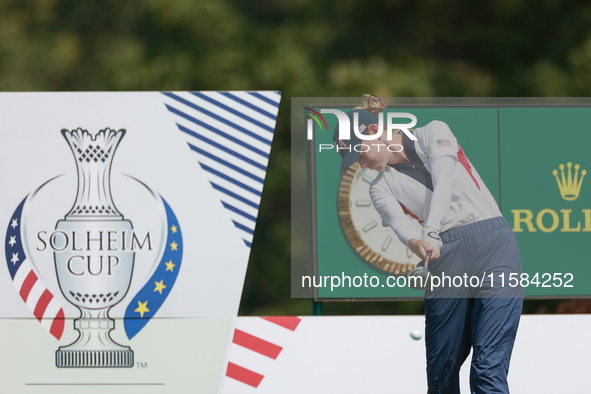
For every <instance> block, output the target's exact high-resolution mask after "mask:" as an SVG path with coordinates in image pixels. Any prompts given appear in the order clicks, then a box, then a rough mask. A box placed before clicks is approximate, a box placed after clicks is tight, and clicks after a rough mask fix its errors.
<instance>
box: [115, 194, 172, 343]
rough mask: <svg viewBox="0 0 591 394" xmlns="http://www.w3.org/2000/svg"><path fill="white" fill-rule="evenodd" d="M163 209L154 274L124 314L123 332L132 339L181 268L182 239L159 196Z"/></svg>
mask: <svg viewBox="0 0 591 394" xmlns="http://www.w3.org/2000/svg"><path fill="white" fill-rule="evenodd" d="M160 198H161V199H162V202H163V203H164V208H165V209H166V221H167V228H168V231H167V239H166V247H165V249H164V254H163V255H162V259H161V260H160V263H159V264H158V267H157V268H156V271H155V272H154V274H153V275H152V277H151V278H150V279H149V280H148V282H147V283H146V284H145V285H144V287H143V288H142V289H141V290H140V291H139V292H138V293H137V294H136V295H135V297H133V300H131V302H130V303H129V305H128V306H127V309H126V311H125V318H124V326H125V333H126V334H127V337H128V338H129V339H131V338H133V337H134V336H135V335H136V334H137V333H138V332H140V330H141V329H142V328H144V326H145V325H146V324H147V323H148V322H149V321H150V319H151V318H152V317H154V315H155V314H156V312H157V311H158V309H159V308H160V307H161V306H162V304H163V303H164V301H165V300H166V297H168V294H169V293H170V290H171V289H172V287H173V286H174V282H175V281H176V278H177V276H178V274H179V269H180V268H181V260H182V257H183V237H182V234H181V228H180V226H179V222H178V220H177V218H176V216H175V214H174V212H173V211H172V209H171V208H170V206H169V205H168V203H167V202H166V201H165V200H164V198H162V197H160Z"/></svg>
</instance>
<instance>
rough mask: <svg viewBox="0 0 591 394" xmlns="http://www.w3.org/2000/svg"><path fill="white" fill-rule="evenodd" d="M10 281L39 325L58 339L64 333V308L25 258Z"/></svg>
mask: <svg viewBox="0 0 591 394" xmlns="http://www.w3.org/2000/svg"><path fill="white" fill-rule="evenodd" d="M12 283H14V286H15V287H16V290H17V291H18V293H19V294H20V296H21V298H22V299H23V301H24V302H25V303H26V304H27V307H28V308H29V310H30V311H31V312H33V314H34V315H35V317H36V318H37V320H39V321H40V322H41V325H43V327H45V328H46V329H47V331H49V333H50V334H51V335H53V336H54V337H56V338H57V339H60V338H61V337H62V334H63V333H64V317H65V316H64V310H63V309H62V307H61V305H60V304H59V302H58V301H57V299H56V298H55V297H54V296H53V294H51V292H50V291H49V290H47V288H46V287H45V285H44V284H43V282H42V281H41V280H39V278H38V277H37V275H36V274H35V271H33V267H31V263H29V261H28V260H27V259H25V261H23V263H22V265H21V266H20V268H19V269H18V271H17V272H16V275H15V276H14V280H13V282H12Z"/></svg>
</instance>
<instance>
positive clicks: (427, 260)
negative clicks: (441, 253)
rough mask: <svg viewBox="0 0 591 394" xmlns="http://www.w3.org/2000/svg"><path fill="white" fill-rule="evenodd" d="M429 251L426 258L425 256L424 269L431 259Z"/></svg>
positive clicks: (427, 266)
mask: <svg viewBox="0 0 591 394" xmlns="http://www.w3.org/2000/svg"><path fill="white" fill-rule="evenodd" d="M431 253H432V252H431V251H428V252H427V256H425V269H428V268H429V260H430V259H431Z"/></svg>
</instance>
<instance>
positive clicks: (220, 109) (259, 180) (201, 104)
mask: <svg viewBox="0 0 591 394" xmlns="http://www.w3.org/2000/svg"><path fill="white" fill-rule="evenodd" d="M162 94H163V96H164V105H165V106H166V109H167V110H168V111H169V112H170V113H171V114H172V116H173V117H174V122H175V123H176V126H177V128H178V130H179V131H180V132H181V133H183V135H184V136H185V141H186V142H187V144H188V146H189V148H190V149H191V151H193V152H194V153H195V158H196V161H197V163H196V165H198V166H199V168H200V169H201V170H203V173H204V174H205V175H206V177H207V179H208V180H209V182H210V184H211V187H212V188H213V190H214V192H215V193H217V195H218V197H219V200H220V203H221V206H222V207H223V208H224V209H225V210H226V212H227V213H228V215H229V218H230V220H232V225H233V226H234V227H235V228H236V229H237V231H236V236H239V237H240V239H242V240H243V242H244V244H245V245H246V246H247V247H249V248H250V247H251V245H252V237H253V235H254V227H255V224H256V218H257V215H258V210H259V205H260V200H261V196H262V191H263V185H264V179H265V175H266V171H267V165H268V161H269V154H270V151H271V142H272V140H273V134H274V130H275V124H276V121H277V113H278V111H279V103H280V101H281V92H277V91H230V92H228V91H220V92H217V91H198V92H162ZM136 308H137V306H136Z"/></svg>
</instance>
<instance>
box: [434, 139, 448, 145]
mask: <svg viewBox="0 0 591 394" xmlns="http://www.w3.org/2000/svg"><path fill="white" fill-rule="evenodd" d="M437 146H439V147H442V146H451V141H450V140H448V139H443V140H437Z"/></svg>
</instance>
